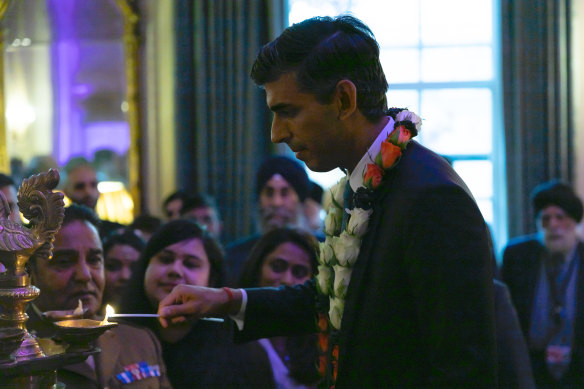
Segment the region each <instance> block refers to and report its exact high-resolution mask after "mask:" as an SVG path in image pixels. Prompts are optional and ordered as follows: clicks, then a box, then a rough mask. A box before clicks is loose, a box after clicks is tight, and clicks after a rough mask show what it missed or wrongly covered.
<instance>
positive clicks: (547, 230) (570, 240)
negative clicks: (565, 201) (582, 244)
mask: <svg viewBox="0 0 584 389" xmlns="http://www.w3.org/2000/svg"><path fill="white" fill-rule="evenodd" d="M577 225H578V223H576V221H575V220H574V219H572V218H571V217H570V216H569V215H568V214H567V213H566V212H565V211H564V210H563V209H562V208H560V207H557V206H555V205H549V206H547V207H545V208H544V209H542V210H541V211H540V213H539V215H538V218H537V229H538V231H539V233H540V235H541V237H542V241H543V243H544V244H545V246H546V247H547V249H548V250H549V251H550V252H551V253H562V254H564V255H566V254H568V253H569V252H570V250H572V248H573V247H574V245H575V244H576V241H577V233H576V226H577Z"/></svg>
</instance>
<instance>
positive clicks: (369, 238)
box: [340, 164, 399, 358]
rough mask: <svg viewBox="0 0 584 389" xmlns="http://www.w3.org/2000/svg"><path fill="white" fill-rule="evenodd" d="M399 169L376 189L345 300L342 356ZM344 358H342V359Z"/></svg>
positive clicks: (341, 342)
mask: <svg viewBox="0 0 584 389" xmlns="http://www.w3.org/2000/svg"><path fill="white" fill-rule="evenodd" d="M398 168H399V164H398V166H397V167H396V168H395V169H392V170H390V171H389V172H388V173H387V176H386V177H385V178H384V181H383V182H382V184H381V186H380V187H379V188H377V189H376V192H377V193H376V194H377V196H376V198H375V201H374V202H373V214H372V215H371V217H370V220H369V227H368V228H367V232H366V234H365V236H364V237H363V240H362V242H361V248H360V250H359V256H358V258H357V262H356V263H355V266H354V267H353V272H352V273H351V282H350V283H349V288H348V289H347V297H346V299H345V309H344V311H343V319H342V322H341V339H340V346H341V354H342V353H343V350H346V347H345V346H346V344H345V342H346V339H347V336H349V334H352V333H353V331H352V328H350V325H352V324H354V323H355V320H354V318H355V314H356V313H355V309H356V307H357V302H358V301H360V297H359V291H360V290H361V288H360V287H359V286H360V285H363V277H364V275H365V272H366V269H367V267H368V264H369V262H370V260H371V255H372V254H373V251H374V247H375V241H376V238H375V237H376V236H377V235H378V229H379V226H380V224H381V219H382V215H383V209H382V206H383V204H384V202H385V201H387V200H386V197H387V196H388V195H390V194H391V193H392V192H393V186H394V179H393V178H394V176H395V172H396V170H397V169H398ZM341 358H342V357H341Z"/></svg>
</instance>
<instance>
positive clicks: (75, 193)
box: [63, 157, 124, 239]
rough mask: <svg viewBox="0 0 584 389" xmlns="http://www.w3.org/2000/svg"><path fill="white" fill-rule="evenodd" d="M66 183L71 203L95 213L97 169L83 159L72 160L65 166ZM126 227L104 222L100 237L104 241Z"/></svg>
mask: <svg viewBox="0 0 584 389" xmlns="http://www.w3.org/2000/svg"><path fill="white" fill-rule="evenodd" d="M65 173H66V181H65V186H64V188H63V192H65V195H66V196H67V197H68V198H69V199H70V200H71V202H73V203H75V204H79V205H85V206H86V207H88V208H91V209H92V210H93V211H95V206H96V205H97V200H98V199H99V190H98V189H97V173H96V171H95V168H94V167H93V166H92V165H91V163H89V161H87V160H86V159H85V158H83V157H76V158H72V159H71V160H70V161H69V162H68V163H67V165H66V166H65ZM122 227H124V226H123V225H122V224H120V223H115V222H111V221H108V220H102V221H101V223H100V227H99V236H100V237H101V238H102V239H103V238H105V237H107V236H108V235H109V234H110V233H111V232H112V231H115V230H117V229H119V228H122Z"/></svg>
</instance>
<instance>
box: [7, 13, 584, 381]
mask: <svg viewBox="0 0 584 389" xmlns="http://www.w3.org/2000/svg"><path fill="white" fill-rule="evenodd" d="M251 76H252V79H253V80H254V82H256V84H258V85H259V86H261V87H263V88H264V89H265V91H266V100H267V104H268V107H269V108H270V109H271V110H272V111H273V113H274V118H273V124H272V141H274V142H277V143H282V142H283V143H286V144H288V146H289V147H290V148H291V149H292V151H294V152H295V153H296V157H297V158H298V159H300V160H302V161H304V162H305V163H306V165H307V166H308V167H309V168H310V169H312V170H315V171H328V170H331V169H333V168H335V167H339V168H341V169H344V170H345V171H346V172H347V179H346V181H343V183H342V184H341V185H339V186H338V187H335V188H333V189H332V190H331V196H332V198H333V200H332V201H331V204H332V205H331V209H332V211H330V212H329V216H328V217H327V219H326V223H325V220H323V218H322V209H323V206H322V203H323V199H322V197H323V189H322V188H321V187H319V186H318V184H316V183H314V182H311V181H310V180H309V178H308V176H307V174H306V170H305V169H304V167H303V166H302V165H301V164H300V163H299V162H298V161H297V160H295V159H293V158H289V157H285V156H272V157H269V158H267V159H266V160H265V161H263V163H262V164H261V166H260V168H259V170H258V172H257V180H256V187H255V194H256V197H257V210H258V215H257V216H258V218H257V219H258V233H257V234H254V235H252V236H248V237H241V238H240V239H238V240H236V241H234V242H222V232H223V228H224V225H225V223H237V220H222V219H221V213H220V210H219V207H218V206H217V204H216V202H215V201H214V199H213V197H212V196H209V195H208V194H205V193H196V194H192V193H185V192H182V191H176V192H174V193H172V194H170V195H168V197H167V198H166V199H165V200H164V202H163V204H162V209H163V212H164V215H165V216H164V219H161V218H156V217H152V216H149V215H142V216H141V217H137V218H136V220H135V221H134V223H132V224H131V225H128V226H125V225H120V224H118V223H112V222H108V221H105V220H99V218H98V217H97V215H96V213H95V206H96V203H97V198H98V196H99V191H98V189H97V175H96V172H95V170H94V169H93V168H92V166H91V165H90V164H88V163H83V161H81V162H79V161H78V163H76V164H72V165H71V166H68V168H67V171H66V182H65V184H64V186H63V191H64V193H65V194H66V195H67V197H68V198H69V199H70V200H71V201H72V205H70V206H68V207H67V208H66V209H65V217H64V220H63V224H62V226H61V229H60V230H59V231H58V232H57V234H56V237H55V241H54V255H53V258H52V259H49V258H48V257H46V253H47V252H46V250H45V251H39V252H38V253H35V254H33V255H32V256H31V258H30V261H29V273H30V276H31V280H32V283H33V284H34V285H36V286H37V287H39V288H40V289H41V294H40V296H39V297H38V298H37V299H36V300H34V301H33V302H32V303H30V304H29V307H28V309H27V312H28V314H29V317H30V318H29V320H28V322H27V326H28V329H29V330H30V331H32V332H34V333H36V334H37V335H38V336H52V335H54V326H52V323H51V321H52V320H54V319H55V317H56V316H55V312H63V311H66V312H68V311H72V310H74V309H75V308H76V307H77V306H78V304H79V302H81V304H82V307H83V308H84V310H83V313H82V315H83V317H85V318H93V319H100V318H102V317H103V314H104V307H105V305H106V304H110V305H112V306H114V307H115V308H116V310H118V311H119V312H124V313H143V314H155V313H158V314H159V315H160V320H157V319H154V318H150V317H148V318H135V319H128V320H125V321H120V322H119V323H120V324H119V325H118V326H117V327H115V328H113V329H111V330H110V331H108V332H106V333H105V334H104V335H102V336H101V337H100V338H99V340H98V346H99V347H100V348H101V350H102V351H101V353H99V354H96V355H95V356H90V357H89V358H87V360H86V361H84V362H81V363H77V364H73V365H69V366H65V367H63V368H61V369H60V370H59V372H58V379H59V381H61V382H63V383H64V384H65V385H66V387H71V388H81V387H84V388H105V387H109V388H116V387H122V386H123V385H124V384H127V383H129V382H130V383H133V384H134V387H144V388H146V387H147V388H168V387H174V388H195V387H200V388H216V387H229V388H232V387H234V388H235V387H237V388H316V387H322V386H326V387H335V388H358V387H375V388H378V387H400V388H401V387H412V388H422V387H427V388H455V387H468V388H482V387H485V388H495V387H502V388H577V387H584V343H583V342H584V332H583V330H584V311H583V308H581V306H582V304H580V303H579V301H581V299H582V298H584V266H580V260H582V259H584V244H583V243H582V241H581V238H580V237H579V234H578V226H579V223H580V221H581V219H582V217H583V214H584V210H583V206H582V201H581V200H580V198H579V197H578V195H577V194H576V193H575V192H574V190H573V189H572V188H571V187H570V186H569V185H566V184H565V183H561V182H558V181H550V182H545V183H543V184H542V185H540V186H538V187H537V188H535V189H534V191H533V194H532V198H531V200H532V204H533V210H534V215H535V222H536V226H537V231H538V232H537V234H535V235H530V236H527V237H521V238H518V239H516V240H512V241H511V242H510V243H509V244H508V246H507V247H506V249H505V251H504V254H503V258H502V261H501V267H500V269H498V268H497V267H495V271H493V264H494V263H496V262H495V252H494V250H493V246H492V240H491V237H490V233H489V229H488V227H487V225H486V223H485V222H484V219H483V218H482V216H481V214H480V211H479V209H478V207H477V205H476V203H475V201H474V200H473V197H472V195H471V194H470V191H469V190H468V188H467V187H466V185H465V184H464V182H462V180H461V179H460V178H459V177H458V175H457V174H456V173H455V172H454V170H452V167H451V166H450V165H449V164H448V163H447V161H445V160H444V158H442V157H441V156H439V155H437V154H435V153H433V152H432V151H430V150H428V149H426V148H425V147H423V146H422V145H420V144H419V143H417V142H416V141H414V140H412V139H411V138H413V137H415V135H416V134H417V131H418V130H419V122H418V121H417V119H416V116H415V115H414V114H412V113H410V112H408V111H407V110H400V109H388V107H387V101H386V95H385V94H386V91H387V88H388V85H387V81H386V79H385V75H384V73H383V70H382V68H381V65H380V63H379V46H378V44H377V42H376V41H375V39H374V37H373V34H372V33H371V31H370V30H369V28H368V27H367V26H366V25H365V24H363V23H362V22H361V21H359V20H357V19H355V18H353V17H351V16H340V17H336V18H313V19H309V20H306V21H304V22H302V23H299V24H296V25H293V26H291V27H289V28H288V29H286V30H285V31H284V32H283V33H282V35H281V36H279V37H278V38H276V39H275V40H274V41H272V42H270V43H268V44H267V45H265V46H264V47H263V48H261V50H260V52H259V54H258V56H257V58H256V61H255V63H254V65H253V68H252V72H251ZM396 131H397V135H395V136H394V135H393V134H396ZM398 149H399V150H398ZM386 150H392V151H391V153H393V154H394V155H399V156H398V157H395V158H393V159H392V157H391V156H390V155H389V154H386V153H388V152H387V151H386ZM398 152H399V154H395V153H398ZM375 156H379V158H376V157H375ZM388 161H389V162H388ZM371 165H374V166H373V167H371ZM375 166H378V167H375ZM376 169H380V170H376ZM364 177H365V179H364ZM16 186H17V185H16V183H15V182H14V180H12V179H11V178H10V177H9V176H6V175H3V174H1V175H0V191H1V192H0V193H1V196H0V198H1V199H2V200H3V209H4V210H5V213H6V215H5V216H6V217H10V218H11V219H12V220H14V221H17V220H19V218H18V204H17V201H16ZM327 210H328V209H327ZM335 215H338V216H339V217H338V218H336V216H335ZM359 231H361V232H359ZM225 243H226V244H225ZM0 270H2V269H0ZM499 270H500V272H499ZM499 273H500V276H499V275H498V274H499ZM136 365H138V366H147V367H150V369H149V371H150V372H152V373H151V374H142V375H141V374H132V372H131V371H132V366H136Z"/></svg>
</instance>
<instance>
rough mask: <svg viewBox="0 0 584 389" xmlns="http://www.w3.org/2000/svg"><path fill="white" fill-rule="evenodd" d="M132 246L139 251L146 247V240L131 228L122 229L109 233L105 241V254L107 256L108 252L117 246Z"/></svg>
mask: <svg viewBox="0 0 584 389" xmlns="http://www.w3.org/2000/svg"><path fill="white" fill-rule="evenodd" d="M115 245H122V246H130V247H132V248H133V249H135V250H136V251H138V252H139V253H141V252H142V250H144V247H146V242H144V240H143V239H142V238H140V237H139V236H138V235H136V233H135V232H134V231H133V230H131V229H122V230H120V231H116V232H114V233H112V234H110V235H108V236H107V237H106V238H105V240H104V241H103V256H104V257H106V256H107V253H108V252H109V251H110V250H111V249H112V248H113V247H114V246H115Z"/></svg>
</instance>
